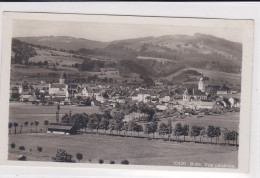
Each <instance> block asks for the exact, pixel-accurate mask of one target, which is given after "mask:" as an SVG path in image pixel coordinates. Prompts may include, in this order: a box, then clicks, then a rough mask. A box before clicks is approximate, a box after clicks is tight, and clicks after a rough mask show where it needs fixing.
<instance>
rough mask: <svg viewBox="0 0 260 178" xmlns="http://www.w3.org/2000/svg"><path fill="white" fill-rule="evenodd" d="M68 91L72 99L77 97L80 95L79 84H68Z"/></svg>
mask: <svg viewBox="0 0 260 178" xmlns="http://www.w3.org/2000/svg"><path fill="white" fill-rule="evenodd" d="M68 90H69V93H70V96H71V97H76V96H78V93H80V86H79V84H77V83H70V84H68Z"/></svg>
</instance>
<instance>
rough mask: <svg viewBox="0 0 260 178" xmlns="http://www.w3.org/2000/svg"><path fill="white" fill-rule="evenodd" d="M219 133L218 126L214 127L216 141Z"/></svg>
mask: <svg viewBox="0 0 260 178" xmlns="http://www.w3.org/2000/svg"><path fill="white" fill-rule="evenodd" d="M220 135H221V131H220V128H219V127H215V137H216V143H217V141H218V140H219V136H220Z"/></svg>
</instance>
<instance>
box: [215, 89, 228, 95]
mask: <svg viewBox="0 0 260 178" xmlns="http://www.w3.org/2000/svg"><path fill="white" fill-rule="evenodd" d="M227 94H228V92H227V90H226V91H217V95H218V96H219V95H227Z"/></svg>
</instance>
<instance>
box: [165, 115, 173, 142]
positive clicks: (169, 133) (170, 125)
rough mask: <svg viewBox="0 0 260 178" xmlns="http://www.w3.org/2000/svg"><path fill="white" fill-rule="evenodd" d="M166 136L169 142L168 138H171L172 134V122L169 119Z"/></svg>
mask: <svg viewBox="0 0 260 178" xmlns="http://www.w3.org/2000/svg"><path fill="white" fill-rule="evenodd" d="M166 134H168V140H170V137H171V134H172V121H171V119H169V120H168V122H167V130H166Z"/></svg>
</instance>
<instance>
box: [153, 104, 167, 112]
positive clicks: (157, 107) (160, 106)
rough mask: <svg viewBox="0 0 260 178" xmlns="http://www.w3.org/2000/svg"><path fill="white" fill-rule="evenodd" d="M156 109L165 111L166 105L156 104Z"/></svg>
mask: <svg viewBox="0 0 260 178" xmlns="http://www.w3.org/2000/svg"><path fill="white" fill-rule="evenodd" d="M156 109H157V111H165V110H167V109H168V107H167V106H165V105H161V104H160V105H156Z"/></svg>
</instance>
